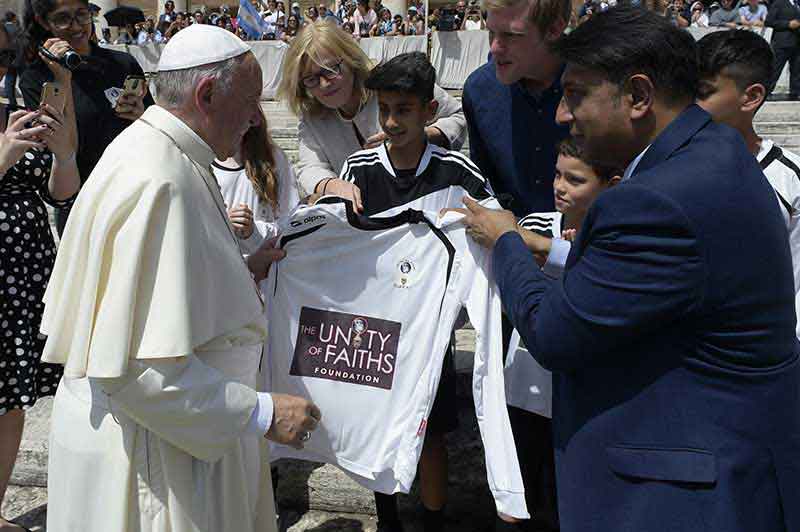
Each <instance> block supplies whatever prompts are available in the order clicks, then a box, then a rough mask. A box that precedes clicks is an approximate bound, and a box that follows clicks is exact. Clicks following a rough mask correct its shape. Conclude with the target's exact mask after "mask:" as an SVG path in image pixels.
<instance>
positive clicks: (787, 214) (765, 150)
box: [757, 139, 800, 338]
mask: <svg viewBox="0 0 800 532" xmlns="http://www.w3.org/2000/svg"><path fill="white" fill-rule="evenodd" d="M757 159H758V162H759V164H761V169H762V170H764V175H765V176H767V181H769V184H770V185H772V188H773V189H774V190H775V195H776V196H777V197H778V203H779V204H780V209H781V214H782V215H783V221H784V222H786V228H787V229H788V230H789V249H790V250H791V252H792V269H793V271H794V290H795V298H794V304H795V312H796V313H797V315H798V316H800V157H798V156H797V155H796V154H794V153H792V152H790V151H789V150H785V149H783V148H780V147H779V146H777V145H775V144H774V143H773V142H772V141H771V140H767V139H764V141H763V142H762V143H761V149H760V150H759V153H758V156H757ZM796 332H797V336H798V338H800V320H798V325H797V331H796Z"/></svg>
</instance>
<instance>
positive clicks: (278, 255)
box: [247, 237, 286, 283]
mask: <svg viewBox="0 0 800 532" xmlns="http://www.w3.org/2000/svg"><path fill="white" fill-rule="evenodd" d="M277 241H278V237H275V238H270V239H269V240H265V241H264V243H263V244H261V247H259V248H258V250H257V251H256V252H255V253H253V254H252V255H250V256H249V257H247V267H248V268H250V272H251V273H252V274H253V277H254V278H255V280H256V282H257V283H258V282H261V281H262V280H264V279H266V278H267V274H269V267H270V266H272V263H273V262H278V261H279V260H281V259H282V258H283V257H285V256H286V252H285V251H284V250H282V249H278V248H276V247H275V244H276V243H277Z"/></svg>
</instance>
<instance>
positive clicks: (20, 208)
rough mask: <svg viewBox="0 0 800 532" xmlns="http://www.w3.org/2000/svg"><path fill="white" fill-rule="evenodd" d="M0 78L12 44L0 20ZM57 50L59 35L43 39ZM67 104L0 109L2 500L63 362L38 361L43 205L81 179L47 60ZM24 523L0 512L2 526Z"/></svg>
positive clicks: (61, 199)
mask: <svg viewBox="0 0 800 532" xmlns="http://www.w3.org/2000/svg"><path fill="white" fill-rule="evenodd" d="M0 28H2V29H0V77H2V76H3V75H5V71H6V69H7V67H8V64H9V63H8V61H7V58H8V56H11V55H13V49H12V48H11V46H10V43H9V40H8V34H7V33H6V32H5V28H4V27H3V26H0ZM46 47H47V48H48V49H50V50H51V51H53V52H54V53H55V54H56V55H59V52H60V53H63V52H64V51H65V50H66V43H64V41H60V42H58V41H55V40H52V42H50V41H48V44H46ZM50 66H51V70H53V73H54V74H55V79H56V81H57V82H58V83H59V84H60V85H61V88H62V90H63V91H64V95H65V96H66V104H65V106H64V110H63V112H62V111H61V110H59V109H56V108H54V107H52V106H50V105H43V106H42V107H41V108H40V109H38V110H36V111H32V112H28V111H16V112H13V113H11V114H10V115H9V116H7V117H6V115H7V113H6V111H5V109H3V110H2V113H0V117H2V118H5V120H3V119H2V118H0V130H2V131H3V132H2V133H0V503H2V501H3V497H4V496H5V491H6V488H7V486H8V481H9V478H10V476H11V470H12V468H13V466H14V462H15V460H16V456H17V450H18V449H19V443H20V439H21V437H22V428H23V424H24V419H25V418H24V414H23V412H24V410H25V409H27V408H30V407H32V406H33V405H34V403H35V402H36V400H37V398H39V397H41V396H44V395H52V394H53V393H55V391H56V386H57V384H58V381H59V379H60V378H61V366H54V365H50V364H43V363H41V362H40V358H41V355H42V349H43V348H44V337H43V336H41V335H40V334H39V323H40V321H41V318H42V310H43V307H44V305H43V303H42V296H43V295H44V290H45V285H46V284H47V280H48V278H49V277H50V270H51V269H52V267H53V263H54V261H55V252H56V248H55V243H54V242H53V235H52V233H51V232H50V224H49V221H48V215H47V210H46V208H45V205H44V203H43V202H42V200H44V201H46V202H47V203H49V204H51V205H53V206H64V205H66V204H69V203H70V202H71V201H72V197H73V196H74V195H75V194H76V193H77V191H78V187H79V186H80V178H79V176H78V168H77V166H76V164H75V150H76V148H77V133H76V127H75V118H74V117H75V114H74V110H73V102H72V92H71V88H70V87H71V83H70V81H71V74H70V72H69V70H66V69H64V68H61V67H59V66H58V65H56V64H55V63H52V62H50ZM21 530H25V529H24V528H22V527H21V526H19V525H16V524H14V523H11V522H9V521H7V520H5V519H4V518H3V517H2V516H0V532H11V531H14V532H19V531H21Z"/></svg>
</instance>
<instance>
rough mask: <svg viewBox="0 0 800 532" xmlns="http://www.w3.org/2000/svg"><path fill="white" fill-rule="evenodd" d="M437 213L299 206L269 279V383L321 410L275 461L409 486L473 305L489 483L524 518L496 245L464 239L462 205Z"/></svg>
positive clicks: (476, 382) (277, 449) (278, 449)
mask: <svg viewBox="0 0 800 532" xmlns="http://www.w3.org/2000/svg"><path fill="white" fill-rule="evenodd" d="M331 201H333V202H331ZM491 201H493V200H491ZM329 202H330V203H329ZM437 215H438V211H437V212H428V213H423V212H421V211H418V210H411V209H405V210H403V211H400V212H399V213H397V214H396V215H394V216H391V217H372V218H368V217H364V216H359V215H356V214H355V213H354V212H353V210H352V207H351V204H350V203H348V202H344V201H342V200H339V199H336V200H333V199H332V198H324V199H323V200H322V203H318V204H317V205H315V206H311V207H300V208H298V209H297V210H295V212H294V213H293V214H292V215H290V217H289V219H288V220H287V221H286V225H285V227H284V228H283V234H282V237H281V238H280V240H279V245H280V246H281V247H282V248H283V249H284V250H285V251H286V257H285V258H284V259H283V260H282V261H280V262H278V263H275V264H274V265H273V267H272V270H271V271H270V274H269V277H268V279H267V281H268V282H267V286H268V305H269V309H268V314H267V315H268V317H269V322H270V327H269V339H268V354H269V356H268V357H267V359H268V360H269V362H268V366H267V371H266V373H267V374H268V376H269V377H268V381H269V382H268V389H269V390H270V391H272V392H280V393H288V394H293V395H300V396H303V397H307V398H309V399H310V400H312V401H313V402H314V403H315V404H317V405H318V406H319V408H320V410H321V411H322V421H321V423H320V426H319V428H318V429H317V430H316V431H315V432H314V435H313V437H312V438H311V440H309V441H308V442H306V444H305V449H304V450H302V451H297V450H295V449H292V448H290V447H286V446H280V445H276V446H274V448H273V458H274V459H277V458H280V457H293V458H301V459H306V460H313V461H320V462H326V463H331V464H336V465H338V466H339V467H340V468H342V469H343V470H345V471H346V472H348V473H350V474H351V475H352V476H353V478H355V479H356V480H357V481H358V482H360V483H361V484H362V485H364V486H366V487H368V488H370V489H372V490H375V491H379V492H383V493H394V492H406V493H407V492H408V491H409V490H410V488H411V485H412V482H413V480H414V477H415V476H416V471H417V462H418V459H419V455H420V452H421V450H422V444H423V441H424V436H425V430H426V426H427V419H428V416H429V414H430V410H431V406H432V404H433V400H434V397H435V394H436V389H437V387H438V381H439V378H440V375H441V368H442V363H443V359H444V353H445V350H446V347H447V344H448V342H449V340H450V333H451V331H452V328H453V324H454V323H455V321H456V318H457V316H458V314H459V312H460V310H461V309H462V308H464V307H465V308H466V309H467V312H468V313H469V317H470V320H471V322H472V324H473V326H474V327H475V330H476V333H477V334H476V338H477V340H476V343H477V345H476V350H475V364H474V376H473V393H474V400H475V409H476V414H477V419H478V424H479V427H480V431H481V437H482V439H483V443H484V448H485V452H486V465H487V471H488V482H489V487H490V489H491V491H492V494H493V495H494V498H495V501H496V504H497V509H498V511H500V512H502V513H505V514H507V515H511V516H514V517H517V518H526V517H527V516H528V513H527V509H526V506H525V498H524V488H523V485H522V478H521V475H520V471H519V465H518V462H517V457H516V452H515V450H514V440H513V436H512V433H511V427H510V424H509V421H508V413H507V410H506V406H505V405H506V398H505V388H504V383H503V362H502V358H503V357H502V331H501V323H500V322H501V304H500V299H499V294H498V293H497V291H496V289H495V286H494V283H493V281H490V279H491V272H490V268H491V260H490V258H491V253H490V252H488V251H487V250H485V249H483V248H481V247H480V246H478V245H477V244H475V243H474V242H472V240H471V239H470V238H468V237H467V235H466V232H465V228H464V226H463V224H461V223H459V222H458V221H457V220H458V219H459V218H460V215H457V214H454V213H448V214H447V215H446V216H445V217H443V218H438V217H437Z"/></svg>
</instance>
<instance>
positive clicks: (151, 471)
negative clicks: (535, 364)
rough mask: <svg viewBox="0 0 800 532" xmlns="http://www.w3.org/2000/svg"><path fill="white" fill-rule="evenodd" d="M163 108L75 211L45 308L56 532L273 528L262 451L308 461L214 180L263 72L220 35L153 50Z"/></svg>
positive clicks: (257, 257)
mask: <svg viewBox="0 0 800 532" xmlns="http://www.w3.org/2000/svg"><path fill="white" fill-rule="evenodd" d="M158 70H159V74H158V76H157V78H156V81H155V89H156V90H155V92H156V102H157V104H158V105H156V106H152V107H150V108H149V109H148V110H147V111H146V112H145V113H144V115H143V116H142V117H141V118H140V119H139V120H137V121H136V122H134V123H133V124H132V125H131V126H130V127H128V128H127V129H126V130H125V131H124V132H123V133H122V134H121V135H119V136H118V137H117V138H116V140H114V142H113V143H112V144H111V145H110V146H109V147H108V149H106V151H105V153H104V154H103V157H102V158H101V159H100V162H99V163H98V164H97V166H96V168H95V169H94V171H93V172H92V174H91V176H90V178H89V180H88V181H87V183H86V185H85V186H84V187H83V190H82V192H81V194H80V196H79V198H78V200H77V202H76V204H75V207H74V209H73V211H72V214H71V216H70V220H69V224H68V225H67V228H66V232H65V234H64V238H63V240H62V242H61V246H60V249H59V252H58V258H57V261H56V265H55V269H54V272H53V275H52V277H51V279H50V284H49V286H48V289H47V292H46V294H45V304H46V306H45V311H44V316H43V320H42V332H43V333H45V334H46V335H48V340H47V345H46V347H45V351H44V355H43V358H44V360H45V361H47V362H54V363H61V364H64V366H65V372H64V379H63V380H62V382H61V384H60V386H59V390H58V393H57V394H56V398H55V402H54V405H53V414H52V428H51V435H50V463H49V476H48V496H49V505H48V512H47V529H48V530H49V531H50V532H62V531H64V532H67V531H69V532H77V531H80V532H114V531H120V532H121V531H125V532H137V531H142V532H168V531H170V532H195V531H197V532H200V531H203V532H249V531H259V532H261V531H273V530H275V527H276V520H275V510H274V507H273V503H272V486H271V483H270V477H269V467H268V465H267V464H268V462H267V456H266V445H265V439H264V437H263V436H265V435H266V436H267V437H269V438H270V439H273V440H276V441H278V442H281V443H285V444H289V445H294V446H296V447H302V442H304V441H306V440H308V439H309V438H310V437H311V432H312V431H313V430H314V429H315V428H316V425H317V423H318V422H319V419H320V412H319V410H318V409H317V408H316V406H314V405H313V404H312V403H310V402H308V401H306V400H305V399H301V398H297V397H290V396H280V395H277V394H275V395H272V396H271V395H269V394H265V393H257V392H256V391H255V390H254V388H255V385H256V374H257V373H258V370H259V367H260V364H261V355H262V345H263V341H264V338H265V334H266V332H265V331H266V327H265V323H264V312H263V306H262V303H261V300H260V295H259V291H258V289H257V287H256V284H255V282H254V280H257V279H260V278H262V277H264V276H265V275H266V271H267V269H268V267H269V264H270V262H272V261H274V260H277V259H279V258H280V256H281V252H280V251H278V250H275V249H272V248H271V247H270V246H269V245H267V246H264V247H263V248H262V249H260V250H259V251H257V252H256V253H254V254H253V255H250V256H249V257H248V258H247V259H246V260H245V259H244V258H243V257H242V254H241V252H240V250H239V248H238V244H237V239H236V237H235V235H234V233H233V229H232V226H231V225H230V223H229V222H228V219H227V216H226V209H225V205H224V203H223V200H222V196H221V195H220V191H219V188H218V186H217V183H216V181H215V180H214V176H213V173H212V171H211V170H210V166H211V162H212V161H213V160H214V157H215V156H216V157H217V158H218V159H221V160H225V159H226V158H228V157H229V156H231V155H232V154H233V153H234V152H235V151H236V150H237V148H238V146H239V144H240V143H241V141H242V137H243V135H244V133H245V132H246V131H247V130H248V129H249V128H250V127H251V126H253V125H257V124H259V120H260V115H259V113H258V105H259V99H260V95H261V87H262V80H261V69H260V67H259V65H258V63H257V61H256V59H255V56H254V55H253V54H252V52H251V51H250V48H249V47H248V46H247V45H246V44H245V43H244V42H242V41H241V40H239V39H238V37H236V36H234V35H233V34H232V33H230V32H227V31H225V30H223V29H221V28H217V27H213V26H205V25H193V26H191V27H190V28H187V29H184V30H182V31H181V32H180V33H178V34H177V35H176V36H175V37H174V38H173V39H172V40H171V41H170V42H169V44H167V45H166V47H165V48H164V50H163V53H162V56H161V59H160V61H159V65H158Z"/></svg>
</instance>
